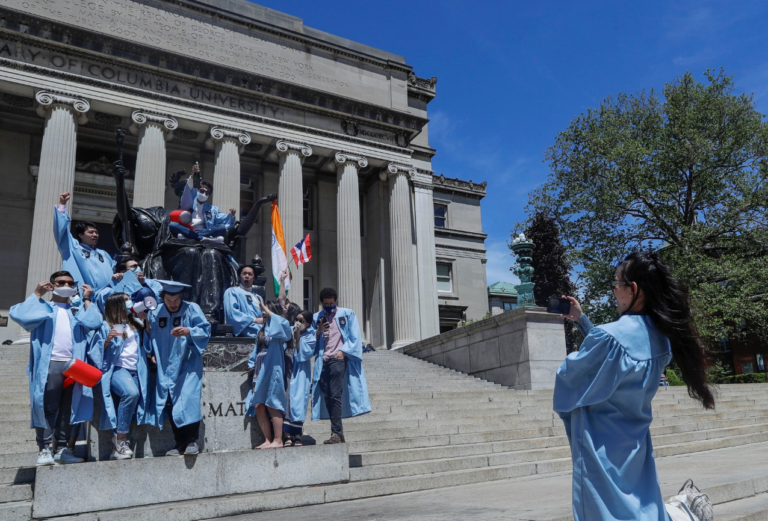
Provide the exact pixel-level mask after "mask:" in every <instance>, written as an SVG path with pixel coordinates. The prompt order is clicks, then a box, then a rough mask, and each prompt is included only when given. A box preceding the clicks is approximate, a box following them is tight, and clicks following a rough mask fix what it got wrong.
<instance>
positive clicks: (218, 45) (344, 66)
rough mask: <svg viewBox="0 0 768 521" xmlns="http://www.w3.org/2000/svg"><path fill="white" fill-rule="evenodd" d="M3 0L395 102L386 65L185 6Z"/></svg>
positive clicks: (205, 56)
mask: <svg viewBox="0 0 768 521" xmlns="http://www.w3.org/2000/svg"><path fill="white" fill-rule="evenodd" d="M0 5H3V6H6V7H8V8H11V9H16V10H19V11H23V12H25V13H26V14H30V15H35V16H39V17H41V18H46V19H50V20H53V21H56V22H62V23H66V24H71V25H74V26H77V27H82V28H87V29H89V30H91V31H95V32H98V33H101V34H107V35H110V36H114V37H118V38H122V39H125V40H129V41H131V42H134V43H138V44H142V45H147V46H151V47H155V48H159V49H163V50H166V51H171V52H175V53H178V54H181V55H184V56H189V57H193V58H198V59H202V60H206V61H209V62H212V63H217V64H222V65H226V66H229V67H233V68H237V69H241V70H245V71H248V72H253V73H256V74H261V75H264V76H268V77H271V78H275V79H280V80H284V81H288V82H292V83H297V84H300V85H304V86H306V87H309V88H313V89H318V90H323V91H327V92H333V93H337V94H341V95H343V96H348V97H350V98H354V99H359V100H362V101H365V102H369V103H375V104H378V105H381V106H386V107H390V106H391V96H390V91H389V80H388V78H387V75H386V74H385V73H384V71H381V72H379V73H377V72H374V71H372V70H370V68H369V67H366V68H363V67H358V66H356V65H354V64H350V63H344V62H342V61H337V60H334V59H332V57H326V56H325V55H321V53H320V52H308V48H306V47H303V46H301V45H300V44H297V43H295V42H291V41H289V40H281V39H279V38H277V37H273V36H272V35H269V34H266V33H259V32H256V31H255V30H250V31H249V32H248V34H244V33H243V32H241V31H240V30H235V29H236V26H234V25H233V24H230V23H228V22H223V21H222V22H217V24H215V25H214V24H212V23H210V22H207V21H204V20H200V19H197V18H195V17H194V16H195V15H193V14H191V13H187V12H185V11H183V10H182V9H181V8H177V7H173V6H169V8H168V10H165V9H158V8H156V7H152V6H148V5H144V4H142V3H140V2H137V1H132V0H0Z"/></svg>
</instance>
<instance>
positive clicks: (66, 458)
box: [53, 448, 85, 465]
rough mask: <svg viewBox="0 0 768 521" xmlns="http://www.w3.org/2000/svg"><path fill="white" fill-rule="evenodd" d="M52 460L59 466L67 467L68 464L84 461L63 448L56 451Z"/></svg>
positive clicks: (70, 450)
mask: <svg viewBox="0 0 768 521" xmlns="http://www.w3.org/2000/svg"><path fill="white" fill-rule="evenodd" d="M53 460H54V461H55V462H56V463H58V464H59V465H69V464H70V463H82V462H84V461H85V460H84V459H83V458H78V457H77V456H75V453H74V452H73V451H72V449H69V448H63V449H61V450H60V451H58V452H57V453H56V456H54V457H53Z"/></svg>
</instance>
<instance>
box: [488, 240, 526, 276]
mask: <svg viewBox="0 0 768 521" xmlns="http://www.w3.org/2000/svg"><path fill="white" fill-rule="evenodd" d="M485 249H486V253H485V256H486V258H487V259H488V263H487V264H486V265H485V272H486V279H487V284H488V286H490V285H491V284H495V283H497V282H499V281H501V282H511V283H512V284H520V279H519V278H517V276H516V275H515V274H514V273H512V272H511V271H509V268H511V267H512V265H513V264H514V263H515V259H514V257H512V255H511V254H512V250H510V249H509V248H508V247H507V241H506V240H503V241H491V240H486V242H485Z"/></svg>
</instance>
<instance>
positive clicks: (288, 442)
mask: <svg viewBox="0 0 768 521" xmlns="http://www.w3.org/2000/svg"><path fill="white" fill-rule="evenodd" d="M283 447H293V440H292V439H291V438H288V439H287V440H285V441H284V442H283Z"/></svg>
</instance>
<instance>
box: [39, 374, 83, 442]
mask: <svg viewBox="0 0 768 521" xmlns="http://www.w3.org/2000/svg"><path fill="white" fill-rule="evenodd" d="M66 365H67V362H59V361H53V360H52V361H51V364H50V365H49V366H48V379H47V380H46V382H45V391H44V393H43V410H44V411H45V428H41V427H36V428H35V437H36V439H37V445H38V447H40V449H42V448H43V446H45V445H48V446H50V445H51V443H53V439H54V438H56V447H57V448H58V449H62V448H64V447H66V446H67V441H69V438H71V437H72V436H75V435H77V433H78V432H79V430H77V429H79V425H77V426H75V428H76V430H75V431H74V432H73V429H72V424H71V423H70V418H71V415H72V391H74V389H75V385H74V384H72V385H70V386H69V387H67V388H66V389H64V380H65V379H66V377H65V376H64V375H63V374H62V373H63V372H64V367H65V366H66Z"/></svg>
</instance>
